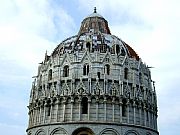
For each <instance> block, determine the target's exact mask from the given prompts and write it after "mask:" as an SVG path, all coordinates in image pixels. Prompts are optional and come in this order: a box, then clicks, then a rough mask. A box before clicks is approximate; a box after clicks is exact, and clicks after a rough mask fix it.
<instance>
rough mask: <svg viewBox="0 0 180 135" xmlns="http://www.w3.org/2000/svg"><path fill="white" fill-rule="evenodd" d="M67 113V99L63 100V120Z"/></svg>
mask: <svg viewBox="0 0 180 135" xmlns="http://www.w3.org/2000/svg"><path fill="white" fill-rule="evenodd" d="M65 113H66V100H65V99H64V100H63V121H65Z"/></svg>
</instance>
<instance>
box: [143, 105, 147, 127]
mask: <svg viewBox="0 0 180 135" xmlns="http://www.w3.org/2000/svg"><path fill="white" fill-rule="evenodd" d="M143 109H144V126H146V125H147V124H146V120H147V118H146V106H145V104H144V108H143Z"/></svg>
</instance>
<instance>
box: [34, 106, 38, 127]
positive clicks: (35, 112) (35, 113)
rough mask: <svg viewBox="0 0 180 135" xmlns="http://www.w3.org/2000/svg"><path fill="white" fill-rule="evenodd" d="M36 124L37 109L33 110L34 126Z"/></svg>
mask: <svg viewBox="0 0 180 135" xmlns="http://www.w3.org/2000/svg"><path fill="white" fill-rule="evenodd" d="M36 123H37V107H35V108H34V125H36Z"/></svg>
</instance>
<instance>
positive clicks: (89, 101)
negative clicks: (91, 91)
mask: <svg viewBox="0 0 180 135" xmlns="http://www.w3.org/2000/svg"><path fill="white" fill-rule="evenodd" d="M90 105H91V99H90V98H88V120H90V117H89V116H90Z"/></svg>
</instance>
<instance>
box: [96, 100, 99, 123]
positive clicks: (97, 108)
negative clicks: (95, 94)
mask: <svg viewBox="0 0 180 135" xmlns="http://www.w3.org/2000/svg"><path fill="white" fill-rule="evenodd" d="M98 113H99V100H98V99H96V121H98Z"/></svg>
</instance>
